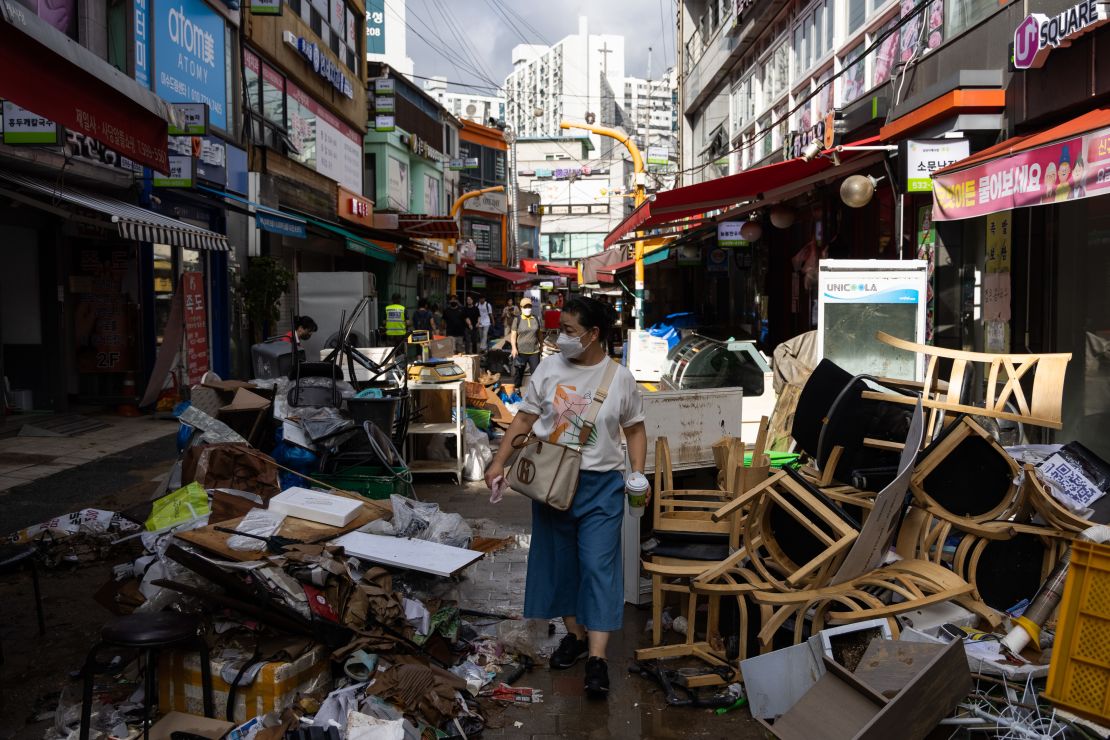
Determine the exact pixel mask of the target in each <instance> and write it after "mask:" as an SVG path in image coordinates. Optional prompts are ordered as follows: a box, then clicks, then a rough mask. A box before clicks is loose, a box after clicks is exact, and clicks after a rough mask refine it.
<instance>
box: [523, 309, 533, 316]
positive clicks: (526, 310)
mask: <svg viewBox="0 0 1110 740" xmlns="http://www.w3.org/2000/svg"><path fill="white" fill-rule="evenodd" d="M521 313H522V314H523V315H525V316H531V315H532V309H531V308H525V309H521Z"/></svg>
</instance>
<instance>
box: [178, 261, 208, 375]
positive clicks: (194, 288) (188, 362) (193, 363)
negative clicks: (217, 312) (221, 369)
mask: <svg viewBox="0 0 1110 740" xmlns="http://www.w3.org/2000/svg"><path fill="white" fill-rule="evenodd" d="M181 295H182V298H183V299H184V304H185V306H184V307H185V368H186V370H187V372H188V377H189V385H190V386H192V385H196V384H197V383H199V382H200V379H201V378H202V377H203V376H204V374H205V373H206V372H208V366H209V355H208V312H207V310H206V307H205V300H204V276H203V275H201V274H200V273H199V272H186V273H183V274H182V275H181Z"/></svg>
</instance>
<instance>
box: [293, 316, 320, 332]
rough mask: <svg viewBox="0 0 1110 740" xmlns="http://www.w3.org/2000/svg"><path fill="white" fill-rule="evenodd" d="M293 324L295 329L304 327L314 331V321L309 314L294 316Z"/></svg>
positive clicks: (306, 329)
mask: <svg viewBox="0 0 1110 740" xmlns="http://www.w3.org/2000/svg"><path fill="white" fill-rule="evenodd" d="M293 326H294V327H295V328H297V329H304V330H305V331H311V332H315V331H316V322H315V321H313V320H312V317H311V316H294V317H293Z"/></svg>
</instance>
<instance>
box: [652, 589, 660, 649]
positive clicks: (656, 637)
mask: <svg viewBox="0 0 1110 740" xmlns="http://www.w3.org/2000/svg"><path fill="white" fill-rule="evenodd" d="M651 644H652V645H653V646H654V647H659V646H660V645H662V644H663V577H662V576H660V575H656V574H652V576H651Z"/></svg>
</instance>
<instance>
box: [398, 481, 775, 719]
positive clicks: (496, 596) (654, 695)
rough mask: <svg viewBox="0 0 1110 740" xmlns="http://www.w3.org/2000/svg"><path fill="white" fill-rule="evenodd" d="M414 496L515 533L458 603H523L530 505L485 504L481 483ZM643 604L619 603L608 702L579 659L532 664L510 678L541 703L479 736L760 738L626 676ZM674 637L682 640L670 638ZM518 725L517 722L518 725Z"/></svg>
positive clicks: (501, 715) (640, 640)
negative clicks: (511, 544)
mask: <svg viewBox="0 0 1110 740" xmlns="http://www.w3.org/2000/svg"><path fill="white" fill-rule="evenodd" d="M417 493H418V495H419V496H420V497H421V498H422V499H424V500H426V501H435V502H436V503H438V504H439V505H440V507H441V508H443V509H444V510H446V511H455V512H458V513H459V514H461V515H462V516H463V517H465V518H466V519H467V520H469V521H470V522H471V524H472V526H474V525H475V524H477V525H478V526H476V527H475V529H476V531H475V534H476V535H480V536H484V537H516V538H517V541H518V542H519V543H520V544H519V545H518V546H517V547H515V548H513V549H509V550H504V551H501V552H498V553H494V554H492V555H487V556H486V557H485V558H483V560H481V561H479V562H478V563H476V564H475V565H473V566H471V568H469V569H468V570H467V571H466V578H465V579H464V580H463V581H462V582H461V583H460V585H459V593H458V596H459V600H460V604H461V605H462V606H464V607H466V608H471V609H476V610H479V611H488V612H492V613H497V614H505V613H512V614H519V613H520V612H521V610H522V609H523V606H524V583H525V577H526V573H527V560H528V551H527V540H528V533H529V531H530V528H531V502H530V501H529V500H528V499H526V498H524V497H523V496H520V495H518V494H515V493H512V492H510V493H508V494H506V496H505V498H504V500H502V501H501V503H499V504H496V505H494V504H490V503H489V492H488V491H487V490H486V488H485V486H484V485H482V484H480V483H471V484H468V485H467V486H465V487H459V486H456V485H453V484H438V485H418V488H417ZM650 616H651V611H650V607H648V606H645V607H643V608H637V607H633V606H626V607H625V614H624V629H623V630H622V631H621V632H618V633H614V634H613V636H612V637H611V638H610V642H609V680H610V683H611V690H610V695H609V698H608V700H606V701H596V700H593V699H590V698H588V697H586V695H585V692H584V691H583V687H582V684H583V675H584V667H585V661H582V662H580V663H578V664H577V665H575V666H574V667H572V668H569V669H567V670H565V671H553V670H551V669H550V668H548V667H547V666H546V665H542V666H537V667H536V668H533V669H532V670H531V671H530V672H529V673H527V674H526V675H525V676H524V677H523V678H521V679H520V681H518V682H517V683H516V685H518V686H531V687H532V688H536V689H539V690H541V691H542V692H543V697H544V700H543V703H542V704H530V705H521V706H509V707H506V708H505V709H504V711H501V712H496V713H493V715H492V716H491V717H490V725H489V727H488V728H487V729H486V732H485V734H484V735H483V737H490V738H532V739H533V740H548V739H549V738H550V739H552V740H553V739H554V738H567V739H569V740H578V739H581V738H634V737H643V738H689V737H713V738H723V737H728V738H735V739H736V740H740V739H742V738H762V737H764V736H765V735H766V733H765V731H764V730H763V728H762V726H761V725H760V724H759V723H758V722H756V721H755V720H754V719H752V717H751V715H750V714H749V713H748V711H747V709H739V710H734V711H732V712H729V713H728V714H725V715H723V716H718V715H716V714H714V713H713V711H712V710H709V709H694V708H689V707H672V706H668V705H667V702H666V700H665V698H664V696H663V693H662V691H660V690H658V689H657V688H656V687H655V685H654V684H652V683H650V682H649V681H648V680H647V679H644V678H640V677H639V676H635V675H629V673H628V667H629V665H630V664H631V663H632V657H633V651H635V650H636V649H637V648H640V647H648V646H649V645H650V643H651V638H650V634H649V633H648V632H647V631H646V630H645V627H646V625H647V622H648V619H649V617H650ZM554 624H555V629H556V632H555V634H554V635H553V636H552V637H550V638H549V639H548V640H547V641H546V644H545V645H544V652H545V654H546V653H550V651H551V650H552V649H554V647H555V646H556V645H557V644H558V642H559V640H560V639H562V636H563V635H565V634H566V630H565V629H564V628H563V625H562V622H561V620H555V621H554ZM670 637H671V638H672V641H674V642H677V641H680V640H682V639H683V638H682V637H681V636H679V635H677V634H672V635H671V636H670ZM517 723H519V726H517Z"/></svg>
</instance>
